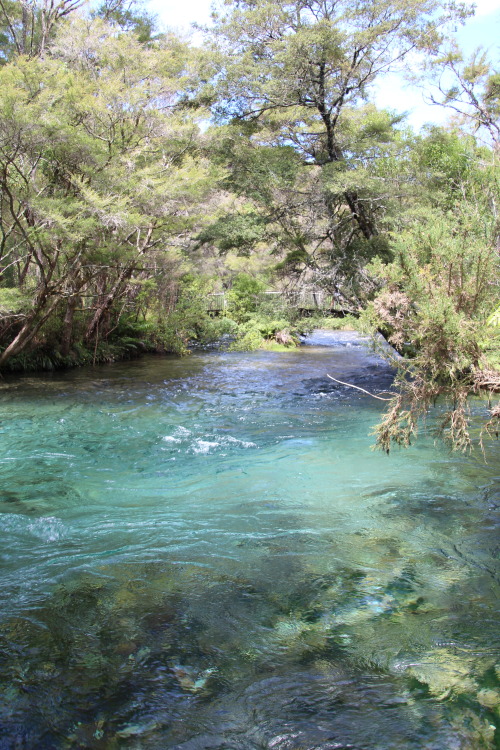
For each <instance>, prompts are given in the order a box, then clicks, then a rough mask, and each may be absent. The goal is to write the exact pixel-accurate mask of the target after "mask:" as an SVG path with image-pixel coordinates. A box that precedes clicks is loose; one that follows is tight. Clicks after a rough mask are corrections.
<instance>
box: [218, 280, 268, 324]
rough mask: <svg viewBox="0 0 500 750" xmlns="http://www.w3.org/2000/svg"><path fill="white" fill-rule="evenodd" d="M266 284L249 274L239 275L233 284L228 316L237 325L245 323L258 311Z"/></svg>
mask: <svg viewBox="0 0 500 750" xmlns="http://www.w3.org/2000/svg"><path fill="white" fill-rule="evenodd" d="M265 288H266V284H265V282H264V281H263V280H261V279H256V278H254V277H253V276H250V275H249V274H247V273H239V274H238V275H237V276H236V277H235V278H234V279H233V283H232V287H231V290H230V291H229V293H228V295H227V297H228V314H229V315H230V317H232V318H233V319H234V320H236V322H237V323H245V322H246V321H248V320H249V319H250V318H251V316H252V314H253V313H255V312H256V311H257V308H258V305H259V302H260V295H261V294H262V293H263V292H264V290H265Z"/></svg>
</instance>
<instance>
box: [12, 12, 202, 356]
mask: <svg viewBox="0 0 500 750" xmlns="http://www.w3.org/2000/svg"><path fill="white" fill-rule="evenodd" d="M185 55H186V49H185V47H184V46H183V45H182V44H181V43H180V42H178V40H176V39H173V38H171V39H164V40H162V41H161V42H159V43H158V44H156V45H155V46H152V47H148V48H146V47H145V46H144V45H142V44H141V43H140V42H139V41H138V39H137V38H136V37H135V35H133V34H126V33H121V34H117V33H116V28H115V27H114V26H109V25H107V24H106V23H104V22H103V21H101V20H99V19H95V20H93V21H88V20H87V21H86V20H83V19H76V20H74V21H73V22H72V23H71V24H70V25H69V27H68V28H67V29H65V30H64V32H63V33H62V35H60V36H59V37H58V38H57V41H56V43H55V44H53V45H52V46H51V48H50V54H49V55H47V56H46V57H45V58H44V59H42V58H40V57H38V58H33V59H28V58H26V57H23V56H20V57H18V58H16V59H15V60H14V61H13V62H12V63H10V64H8V65H5V66H4V67H3V68H1V69H0V133H1V136H0V229H1V234H0V263H1V267H0V276H1V277H2V286H3V287H4V288H7V289H10V290H12V289H18V290H20V291H21V293H22V295H23V299H24V300H26V299H27V300H29V304H28V305H27V307H26V304H24V308H23V310H22V311H21V313H20V314H16V315H15V316H14V317H13V318H12V317H9V316H6V318H5V319H4V320H3V321H2V322H3V326H4V328H3V337H2V338H3V341H4V350H3V352H2V353H1V355H0V364H4V363H5V362H6V361H7V360H8V359H9V358H10V357H12V356H13V355H15V354H18V353H19V352H21V351H23V350H24V349H26V347H28V346H30V345H32V343H33V342H34V341H35V340H36V339H37V337H38V336H39V333H40V331H42V330H43V327H44V326H46V325H47V322H48V321H49V322H50V321H52V325H53V326H54V325H56V326H57V325H59V323H58V322H57V321H58V320H60V318H61V317H62V318H63V321H64V323H63V329H64V330H63V333H62V339H63V342H64V345H63V349H64V350H66V351H67V349H68V347H69V345H70V343H71V338H72V325H73V320H74V312H75V308H76V306H78V307H79V308H82V304H81V301H82V299H83V300H84V302H85V304H84V305H83V309H81V314H80V320H81V322H82V324H83V326H84V328H83V330H82V331H81V332H80V335H83V336H84V337H85V339H86V340H87V341H89V342H90V341H95V340H96V337H97V336H99V335H102V334H103V333H106V331H107V330H108V329H109V326H110V319H109V313H110V310H111V308H112V307H113V305H114V304H115V302H116V301H117V300H119V299H120V298H121V297H122V296H123V294H124V293H125V291H126V289H127V285H128V283H129V282H130V280H131V279H132V278H133V276H134V274H135V273H138V272H140V270H141V269H143V268H144V266H145V264H146V258H147V257H148V255H149V254H151V253H154V252H160V251H162V250H163V252H165V251H166V247H168V245H169V244H171V243H172V241H173V239H174V238H175V237H177V236H179V235H181V234H182V233H184V232H185V231H186V230H187V228H188V227H189V226H190V224H191V222H192V221H193V216H196V215H198V214H199V212H200V211H201V208H200V203H199V202H200V200H201V197H202V196H203V195H204V194H205V191H206V190H207V189H208V187H209V186H210V184H211V175H212V172H213V170H211V168H209V166H208V165H207V164H206V163H205V162H204V161H203V159H202V158H201V156H200V154H199V150H198V148H197V142H198V140H199V130H198V127H197V125H196V122H195V121H194V120H193V117H192V116H191V115H190V116H189V117H188V116H187V115H186V113H184V112H178V111H177V100H178V90H179V86H182V81H183V75H184V72H185V68H186V57H185Z"/></svg>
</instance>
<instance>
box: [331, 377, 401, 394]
mask: <svg viewBox="0 0 500 750" xmlns="http://www.w3.org/2000/svg"><path fill="white" fill-rule="evenodd" d="M326 377H327V378H330V380H334V381H335V382H336V383H340V385H346V386H347V387H348V388H356V389H357V390H358V391H362V392H363V393H366V395H367V396H371V397H372V398H378V400H379V401H392V399H391V398H382V396H376V395H375V394H374V393H370V391H366V390H365V389H364V388H360V387H359V385H353V384H352V383H344V382H343V381H342V380H337V378H333V377H332V376H331V375H328V373H327V375H326ZM381 393H391V391H381ZM393 395H394V396H396V395H397V394H396V393H394V394H393Z"/></svg>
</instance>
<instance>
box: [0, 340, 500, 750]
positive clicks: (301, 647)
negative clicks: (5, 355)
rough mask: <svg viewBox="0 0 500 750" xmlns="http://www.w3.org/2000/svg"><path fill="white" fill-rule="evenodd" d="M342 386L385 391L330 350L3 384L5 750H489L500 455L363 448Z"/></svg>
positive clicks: (376, 406) (350, 357) (308, 345)
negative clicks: (387, 451) (484, 456)
mask: <svg viewBox="0 0 500 750" xmlns="http://www.w3.org/2000/svg"><path fill="white" fill-rule="evenodd" d="M327 374H330V375H333V376H334V377H336V378H338V379H340V380H342V381H345V382H351V383H354V384H357V385H360V386H361V387H363V388H366V389H368V390H370V391H373V392H377V391H383V390H387V389H388V388H390V387H391V382H392V372H391V370H390V368H389V367H388V365H387V364H385V363H384V362H383V361H382V360H381V359H380V358H379V357H378V356H377V355H376V354H375V353H373V352H372V351H371V350H370V349H369V346H368V344H367V342H365V341H364V340H363V339H361V338H360V337H359V336H357V335H356V334H349V333H348V334H342V333H328V332H325V331H317V332H314V334H313V335H312V336H311V337H309V339H308V340H307V341H306V342H305V345H304V346H303V347H301V348H300V349H298V350H294V351H290V352H288V353H273V352H251V353H224V352H203V353H194V354H192V355H191V356H190V357H186V358H184V359H179V358H176V357H145V358H144V359H141V360H137V361H133V362H129V363H124V364H123V363H121V364H115V365H111V366H108V367H98V368H93V369H87V370H85V369H82V370H78V371H74V372H67V373H63V374H61V373H56V374H52V375H40V376H30V377H24V378H19V379H12V380H5V381H1V383H0V399H1V401H2V411H1V415H2V417H1V422H0V446H1V453H0V472H1V477H2V478H1V485H0V511H1V513H0V534H1V539H2V544H1V548H0V556H1V565H2V577H1V580H0V586H1V591H0V593H1V596H2V611H1V615H0V660H1V674H2V678H1V688H0V692H1V701H0V749H1V750H3V748H5V749H6V750H7V748H14V747H19V748H37V750H38V749H39V748H47V749H49V748H50V749H52V748H80V747H82V748H98V749H99V748H102V749H103V750H115V748H122V747H123V748H129V747H130V748H139V747H140V748H145V749H149V748H151V749H154V750H156V749H158V750H159V749H160V748H162V749H163V748H183V749H184V750H195V749H196V750H199V749H201V748H220V750H223V749H226V748H227V750H253V749H254V748H255V750H257V749H258V750H262V749H266V748H268V749H272V750H314V749H315V750H319V748H321V750H334V749H335V750H341V749H342V748H346V750H347V748H351V749H353V748H355V749H356V750H365V749H366V750H372V749H373V750H388V749H392V748H394V749H398V750H399V749H401V750H403V748H404V749H405V750H406V749H408V748H409V749H410V750H421V749H422V748H424V749H426V750H443V749H444V748H446V749H448V748H449V749H450V750H474V749H475V748H497V747H499V746H500V737H499V734H498V729H497V726H498V723H499V721H500V653H499V640H498V601H499V596H498V595H499V565H498V552H499V549H500V546H499V541H498V508H499V505H500V481H499V471H498V468H499V463H500V462H499V458H500V450H499V446H498V444H493V445H491V446H490V447H489V448H488V463H485V462H484V461H483V460H482V459H481V457H479V456H474V455H472V456H462V455H455V454H450V453H449V451H448V450H447V449H446V447H444V446H442V445H440V444H435V443H434V440H433V437H432V434H431V432H432V429H431V428H432V420H430V421H429V424H428V425H427V426H426V427H424V429H423V432H422V435H421V437H420V438H419V441H418V442H417V444H416V445H415V446H413V447H412V448H411V449H410V450H409V451H400V452H397V451H396V452H395V453H394V454H393V455H391V456H389V457H387V456H385V455H383V454H381V453H378V452H374V451H372V450H371V445H372V443H373V438H372V437H370V435H369V433H370V429H371V427H372V426H373V424H375V423H376V421H377V419H378V417H379V415H380V410H381V408H382V406H381V404H380V402H376V401H375V400H373V399H370V398H369V397H368V396H366V395H364V394H363V393H361V392H359V391H355V390H353V389H350V388H348V387H346V386H342V385H339V384H338V383H334V382H333V381H331V380H329V379H328V378H327ZM473 408H474V409H475V410H476V411H477V412H478V415H479V414H480V413H481V412H484V409H485V405H484V404H483V403H482V402H481V401H479V400H478V402H477V403H476V404H475V405H474V407H473ZM426 433H429V434H426Z"/></svg>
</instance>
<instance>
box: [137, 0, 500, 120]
mask: <svg viewBox="0 0 500 750" xmlns="http://www.w3.org/2000/svg"><path fill="white" fill-rule="evenodd" d="M211 4H212V2H211V0H184V2H182V0H150V2H148V7H150V8H151V9H152V10H153V11H154V12H155V13H157V14H158V17H159V19H160V22H161V23H162V25H164V26H166V27H169V28H173V29H176V30H179V31H183V32H188V31H189V30H190V26H191V24H192V23H193V22H197V23H199V24H208V23H209V22H210V7H211ZM475 5H476V13H475V16H474V17H473V18H471V19H469V20H468V21H467V23H466V24H465V26H464V27H462V28H459V29H458V30H457V39H458V41H459V43H460V45H461V46H462V48H463V49H464V50H465V51H466V52H468V53H471V52H473V51H474V50H475V49H476V48H477V47H478V46H480V45H482V46H485V47H487V48H489V49H490V50H491V56H492V58H493V59H494V60H497V61H498V60H499V59H500V0H476V2H475ZM375 100H376V103H377V105H378V106H380V107H386V108H388V109H392V110H396V111H397V112H407V113H408V122H409V124H410V125H412V126H413V127H414V128H415V129H417V130H418V129H420V128H421V127H422V125H424V124H426V123H444V122H445V121H446V119H447V118H448V117H449V112H448V111H447V110H445V109H444V108H443V107H437V106H433V105H430V104H426V103H425V100H424V92H422V91H421V90H420V89H417V88H415V87H412V86H410V85H409V84H407V83H405V82H404V81H403V80H402V78H401V77H400V76H397V75H391V76H387V77H386V79H385V80H384V82H383V83H382V84H381V85H379V86H378V87H377V91H376V95H375Z"/></svg>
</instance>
